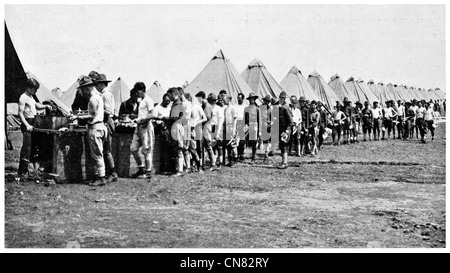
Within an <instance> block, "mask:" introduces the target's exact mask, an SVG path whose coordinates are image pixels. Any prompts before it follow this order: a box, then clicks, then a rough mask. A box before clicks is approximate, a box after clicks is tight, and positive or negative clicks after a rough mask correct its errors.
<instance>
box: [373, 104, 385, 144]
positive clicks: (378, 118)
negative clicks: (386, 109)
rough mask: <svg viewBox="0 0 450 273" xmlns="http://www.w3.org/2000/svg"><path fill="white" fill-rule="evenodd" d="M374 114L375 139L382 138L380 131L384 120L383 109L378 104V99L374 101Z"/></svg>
mask: <svg viewBox="0 0 450 273" xmlns="http://www.w3.org/2000/svg"><path fill="white" fill-rule="evenodd" d="M372 116H373V140H380V132H381V126H382V122H383V120H382V117H383V112H382V110H381V107H380V106H379V105H378V101H374V102H373V108H372Z"/></svg>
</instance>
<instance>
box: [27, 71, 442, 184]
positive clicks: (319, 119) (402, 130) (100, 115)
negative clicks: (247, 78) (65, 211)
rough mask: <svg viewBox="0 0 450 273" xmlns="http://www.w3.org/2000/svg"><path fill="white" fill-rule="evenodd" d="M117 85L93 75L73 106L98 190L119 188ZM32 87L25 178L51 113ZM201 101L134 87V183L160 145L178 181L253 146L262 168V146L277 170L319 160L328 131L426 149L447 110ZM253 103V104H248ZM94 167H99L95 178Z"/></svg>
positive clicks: (32, 84) (226, 98) (129, 109)
mask: <svg viewBox="0 0 450 273" xmlns="http://www.w3.org/2000/svg"><path fill="white" fill-rule="evenodd" d="M109 82H111V81H110V80H108V79H107V78H106V75H104V74H99V73H98V72H96V71H91V72H90V73H89V75H88V76H83V77H82V78H81V79H80V81H79V86H78V89H79V92H77V95H76V97H75V100H74V102H73V104H72V110H73V111H74V112H75V113H76V114H75V115H73V116H71V117H70V120H71V121H75V120H77V121H78V122H79V124H80V125H84V124H86V125H87V128H88V134H87V135H86V137H85V141H84V142H85V151H86V153H88V154H90V157H87V162H86V165H87V177H88V179H89V177H95V179H92V181H91V183H90V184H91V185H92V186H104V185H106V184H107V183H108V182H114V181H117V173H116V168H115V166H114V160H113V157H112V153H111V150H112V148H111V144H112V136H113V134H114V132H115V124H114V121H113V113H114V110H115V109H114V105H115V102H114V96H113V95H112V93H111V90H110V89H109V88H108V83H109ZM27 86H28V87H27V89H26V91H25V93H24V94H23V95H22V97H21V99H20V100H19V116H20V118H21V120H22V125H23V126H22V127H23V128H22V131H23V133H24V145H23V147H22V151H21V161H20V162H21V165H20V166H19V174H21V173H24V172H26V171H25V166H26V164H25V163H26V162H28V161H29V158H30V154H31V149H30V145H29V143H30V141H31V140H30V138H31V134H30V132H31V131H32V129H33V128H32V126H31V124H32V123H30V122H31V118H33V117H34V115H35V112H36V109H43V108H46V107H47V108H48V106H44V105H41V104H39V103H34V100H33V101H32V100H31V99H32V96H33V95H34V94H35V93H36V90H37V89H38V88H39V84H38V83H37V82H36V81H35V80H29V81H28V82H27ZM30 98H31V99H30ZM195 98H196V100H197V101H198V104H197V103H193V98H192V97H191V95H190V94H185V93H184V90H183V88H181V87H173V88H170V89H169V90H168V91H167V93H166V94H165V95H164V96H163V98H162V101H161V103H158V104H155V103H154V101H153V100H152V99H151V98H150V97H149V96H148V95H147V94H146V86H145V84H144V83H143V82H137V83H136V84H135V85H134V87H133V88H132V90H131V91H130V99H128V100H127V101H124V102H122V104H121V106H120V110H119V116H120V115H123V114H128V115H130V117H131V118H132V119H133V121H134V122H135V123H136V124H137V126H136V129H135V131H134V134H133V139H132V143H131V146H130V151H131V153H132V155H133V157H134V159H135V161H136V164H137V166H138V171H137V173H136V174H135V175H134V176H133V177H136V178H142V179H148V178H150V177H151V174H152V166H153V162H152V152H153V148H154V145H160V149H161V150H162V151H164V152H162V153H161V158H160V160H159V162H158V164H160V172H173V173H174V175H175V176H181V175H183V174H184V173H186V172H191V171H198V172H202V171H204V170H206V168H205V159H206V157H208V159H209V164H210V168H209V170H217V169H220V168H222V166H223V165H225V163H226V161H227V160H226V159H228V164H226V165H227V166H229V167H234V166H235V165H236V163H237V162H238V161H244V160H245V157H244V151H245V146H246V145H247V146H248V147H250V148H251V156H250V162H249V163H250V164H252V163H254V162H255V159H256V152H257V149H258V147H259V148H260V149H262V150H263V151H264V160H265V161H266V160H267V159H268V157H269V156H273V154H274V150H275V149H276V148H277V147H279V148H280V150H281V158H282V159H281V164H279V165H278V166H277V167H278V168H281V169H284V168H287V166H288V164H287V160H288V155H291V156H304V155H306V154H308V153H312V152H313V151H312V147H315V146H317V147H318V149H317V150H320V149H321V148H322V147H323V142H324V138H325V135H326V134H325V132H328V131H331V132H332V138H333V143H334V144H335V145H340V139H341V135H343V137H344V143H346V144H349V143H352V142H358V132H359V128H360V127H362V131H363V134H364V139H363V140H364V141H366V140H367V138H366V136H367V135H368V137H369V141H370V140H372V138H371V132H372V131H373V139H374V140H380V139H382V140H383V139H390V138H391V133H392V137H394V138H395V129H396V128H397V132H398V137H397V138H398V139H400V138H403V139H408V138H413V133H414V129H415V130H416V137H418V132H420V135H421V140H422V141H423V142H425V140H426V133H427V132H426V129H428V130H430V132H431V135H432V140H434V128H435V127H436V124H435V121H434V120H435V118H436V112H437V111H436V110H439V106H438V105H437V103H436V104H433V102H432V101H430V102H428V103H426V102H424V101H416V100H413V101H411V102H406V103H404V102H402V101H398V105H395V103H394V102H393V101H388V102H386V107H384V108H381V107H380V106H379V105H378V102H374V103H373V107H370V106H369V103H368V102H367V101H366V102H365V103H364V107H362V104H361V103H360V102H359V101H358V102H356V103H355V106H351V102H350V101H349V100H348V98H344V101H343V102H344V105H343V106H342V105H341V104H340V102H336V109H335V111H333V112H331V111H330V109H327V108H326V107H325V106H324V105H323V104H322V103H321V102H316V101H312V102H309V101H307V100H306V99H305V98H304V97H300V98H299V99H297V97H296V96H291V97H290V98H289V99H290V103H288V102H287V99H288V96H287V94H286V93H285V92H281V93H280V95H279V98H278V99H277V98H272V97H270V96H265V97H264V98H262V104H261V105H258V99H259V97H258V96H257V95H255V94H254V93H250V95H249V96H248V97H245V96H244V95H243V94H238V95H237V102H238V103H237V104H236V105H233V104H231V101H232V97H231V96H230V95H229V94H227V91H225V90H221V91H220V92H219V95H218V96H217V95H216V94H214V93H210V94H209V95H208V96H206V94H205V92H203V91H200V92H198V93H197V94H196V95H195ZM245 100H247V101H248V103H247V104H248V105H247V104H245V103H244V102H245ZM424 106H425V107H424ZM77 110H86V111H87V113H85V114H81V111H77ZM28 121H29V122H28ZM395 125H396V126H395ZM386 131H387V132H386ZM381 132H382V137H381V138H380V133H381ZM79 144H80V145H75V147H77V146H80V147H82V143H79ZM139 150H140V151H141V153H142V154H143V156H144V160H142V159H141V157H140V154H139ZM81 153H82V149H71V150H70V151H69V154H68V160H70V158H75V159H76V158H79V157H81ZM312 154H313V153H312ZM75 161H77V160H75ZM78 161H79V160H78ZM173 163H175V164H173ZM88 166H93V168H91V169H92V170H91V171H89V168H88ZM79 167H80V168H81V166H79ZM173 167H175V168H173ZM79 173H81V172H79ZM76 179H79V180H80V181H81V180H82V179H81V178H76Z"/></svg>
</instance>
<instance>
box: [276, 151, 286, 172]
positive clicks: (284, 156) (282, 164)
mask: <svg viewBox="0 0 450 273" xmlns="http://www.w3.org/2000/svg"><path fill="white" fill-rule="evenodd" d="M287 157H288V154H287V153H286V152H285V153H283V154H282V155H281V165H278V166H277V168H278V169H286V168H287V167H288V165H287Z"/></svg>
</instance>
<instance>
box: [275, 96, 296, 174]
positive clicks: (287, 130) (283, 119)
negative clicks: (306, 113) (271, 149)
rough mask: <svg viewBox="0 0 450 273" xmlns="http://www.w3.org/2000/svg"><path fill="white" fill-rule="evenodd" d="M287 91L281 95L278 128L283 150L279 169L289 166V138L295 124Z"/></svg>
mask: <svg viewBox="0 0 450 273" xmlns="http://www.w3.org/2000/svg"><path fill="white" fill-rule="evenodd" d="M286 98H287V95H286V92H284V91H282V92H281V93H280V96H279V100H280V102H279V106H278V107H277V109H278V113H277V114H278V120H279V122H278V124H279V127H278V130H279V137H280V139H279V145H280V150H281V164H280V165H278V166H277V168H278V169H286V168H287V167H288V162H287V160H288V151H287V149H286V148H287V145H288V143H289V138H290V136H291V129H292V126H293V125H294V121H293V119H292V113H291V111H290V110H289V105H288V104H287V103H286Z"/></svg>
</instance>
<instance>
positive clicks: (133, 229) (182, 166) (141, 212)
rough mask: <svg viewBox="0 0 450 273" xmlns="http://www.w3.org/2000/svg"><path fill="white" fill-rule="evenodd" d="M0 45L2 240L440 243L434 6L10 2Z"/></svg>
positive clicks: (442, 44)
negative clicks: (0, 89)
mask: <svg viewBox="0 0 450 273" xmlns="http://www.w3.org/2000/svg"><path fill="white" fill-rule="evenodd" d="M4 52H5V55H4V56H5V57H4V81H5V84H4V88H5V89H4V95H3V96H0V97H1V98H2V99H3V100H4V103H1V105H2V107H4V111H2V114H4V118H2V122H4V123H5V124H4V127H3V128H4V130H5V133H4V150H3V152H4V157H3V156H1V158H2V160H3V159H4V161H2V162H3V163H2V164H3V166H4V168H3V167H2V168H1V169H2V170H3V171H4V175H3V177H4V183H2V184H3V185H2V187H4V195H3V198H4V203H3V204H4V206H3V207H2V208H3V209H2V210H3V213H4V214H3V215H4V219H2V221H3V220H4V224H3V228H4V246H2V247H4V250H6V251H8V249H10V250H18V249H19V250H23V249H33V250H39V249H53V250H55V249H56V250H57V251H68V249H76V250H75V251H83V250H88V251H89V250H96V249H103V250H104V249H132V250H133V249H135V250H137V249H146V250H153V251H158V250H177V251H181V252H183V251H187V250H189V251H195V250H198V249H202V250H203V252H208V250H216V251H217V250H228V251H229V250H232V249H233V250H235V251H237V252H242V251H249V252H252V251H255V250H259V249H264V250H265V251H266V252H271V251H279V250H288V251H297V250H300V251H302V250H303V251H304V250H308V249H309V250H312V251H315V250H331V251H336V250H350V251H351V250H354V251H358V250H361V249H365V250H367V249H373V250H377V251H380V250H381V251H389V250H392V249H397V250H398V249H404V250H406V249H408V250H411V249H412V251H414V250H418V249H421V250H424V249H425V250H431V249H440V250H445V249H446V246H447V245H446V5H445V4H387V3H371V4H361V5H356V4H337V5H332V4H321V5H315V4H275V3H274V4H256V3H255V4H236V3H235V4H225V3H221V4H219V3H214V4H208V5H206V4H182V3H179V4H164V3H161V4H126V3H121V4H108V3H103V4H95V3H91V4H82V3H71V4H39V5H35V4H13V3H9V4H4ZM230 259H231V258H230ZM258 259H259V260H258ZM267 259H268V258H267ZM267 261H268V260H265V258H263V257H261V258H257V259H256V260H255V261H254V262H255V264H256V265H257V264H259V265H260V266H261V267H264V266H266V262H267ZM184 262H185V266H183V262H181V264H180V267H189V263H190V261H184ZM191 262H192V261H191ZM227 262H229V263H230V264H231V263H232V262H233V263H234V262H236V261H235V260H229V261H227V260H225V261H224V262H223V263H224V266H227ZM239 262H240V263H241V262H242V260H239ZM246 263H247V262H246ZM252 263H253V260H252ZM269 263H270V261H269ZM193 265H194V267H195V262H194V264H193ZM240 265H242V264H240ZM205 266H206V264H205ZM212 266H213V264H211V265H210V267H212ZM206 267H208V266H206Z"/></svg>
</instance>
